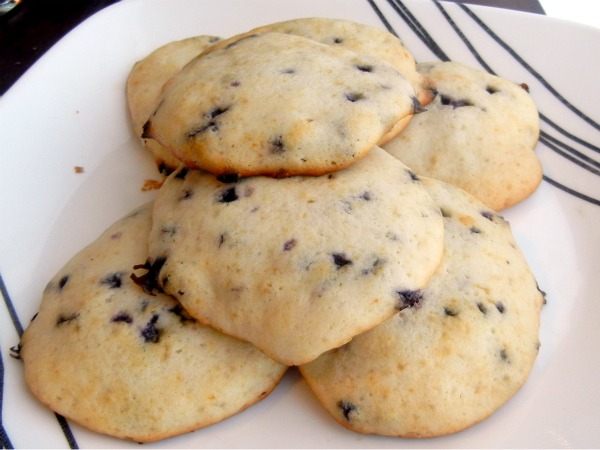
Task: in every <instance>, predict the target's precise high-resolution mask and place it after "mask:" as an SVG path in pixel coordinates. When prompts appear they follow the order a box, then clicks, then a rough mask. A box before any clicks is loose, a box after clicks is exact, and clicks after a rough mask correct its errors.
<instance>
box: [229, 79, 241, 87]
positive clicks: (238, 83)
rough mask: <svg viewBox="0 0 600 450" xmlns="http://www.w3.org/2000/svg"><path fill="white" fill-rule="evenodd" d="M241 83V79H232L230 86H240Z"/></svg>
mask: <svg viewBox="0 0 600 450" xmlns="http://www.w3.org/2000/svg"><path fill="white" fill-rule="evenodd" d="M240 84H241V83H240V82H239V81H237V80H236V81H232V82H231V83H229V86H231V87H238V86H239V85H240Z"/></svg>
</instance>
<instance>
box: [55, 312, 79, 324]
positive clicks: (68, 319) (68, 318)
mask: <svg viewBox="0 0 600 450" xmlns="http://www.w3.org/2000/svg"><path fill="white" fill-rule="evenodd" d="M78 317H79V313H73V314H71V315H69V316H64V315H62V314H61V315H60V316H58V319H56V326H57V327H59V326H61V325H62V324H65V323H69V322H72V321H74V320H76V319H77V318H78Z"/></svg>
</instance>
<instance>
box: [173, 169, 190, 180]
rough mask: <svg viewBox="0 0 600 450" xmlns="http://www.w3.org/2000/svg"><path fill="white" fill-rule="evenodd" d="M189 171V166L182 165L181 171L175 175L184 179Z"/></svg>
mask: <svg viewBox="0 0 600 450" xmlns="http://www.w3.org/2000/svg"><path fill="white" fill-rule="evenodd" d="M188 172H189V169H188V168H187V167H182V168H181V169H180V170H179V172H177V175H175V178H178V179H180V180H184V179H185V177H186V176H187V174H188Z"/></svg>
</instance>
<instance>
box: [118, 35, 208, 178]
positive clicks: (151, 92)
mask: <svg viewBox="0 0 600 450" xmlns="http://www.w3.org/2000/svg"><path fill="white" fill-rule="evenodd" d="M218 40H219V38H218V37H215V36H195V37H191V38H187V39H182V40H180V41H174V42H169V43H168V44H166V45H163V46H162V47H159V48H157V49H156V50H154V51H153V52H152V53H150V54H149V55H147V56H146V57H145V58H143V59H141V60H140V61H138V62H136V63H135V64H134V66H133V68H132V69H131V72H130V73H129V76H128V77H127V84H126V95H127V106H128V109H129V115H130V117H131V121H132V124H133V129H134V132H135V135H136V136H137V137H140V136H142V133H143V127H144V124H145V123H146V121H147V120H148V118H149V117H150V115H151V114H152V113H153V112H154V110H155V109H156V107H157V106H158V101H159V98H160V93H161V90H162V87H163V85H164V84H165V83H166V82H167V81H168V80H169V79H171V78H172V77H173V76H175V75H176V74H177V73H178V72H179V71H180V70H181V69H182V68H183V66H185V65H186V64H187V63H188V62H190V61H191V60H192V59H193V58H194V57H196V56H198V55H199V54H200V53H202V51H204V50H205V49H206V48H208V47H209V46H211V45H213V44H214V43H215V42H217V41H218ZM142 142H143V144H144V147H146V148H147V149H148V150H149V151H150V152H151V153H152V155H153V157H154V160H155V161H156V164H157V165H158V168H159V171H160V172H161V173H165V174H167V175H168V174H169V173H170V172H172V171H173V170H175V169H176V168H177V167H179V166H180V165H181V161H179V160H178V159H177V158H176V157H175V156H173V154H172V153H171V152H170V151H168V150H167V149H165V148H164V147H163V146H162V145H160V144H159V143H158V142H156V141H154V140H151V139H143V140H142Z"/></svg>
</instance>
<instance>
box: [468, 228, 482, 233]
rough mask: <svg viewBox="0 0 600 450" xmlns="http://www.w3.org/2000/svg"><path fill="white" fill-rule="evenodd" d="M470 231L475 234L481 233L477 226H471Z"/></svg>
mask: <svg viewBox="0 0 600 450" xmlns="http://www.w3.org/2000/svg"><path fill="white" fill-rule="evenodd" d="M469 231H470V232H471V233H473V234H480V233H481V230H480V229H479V228H477V227H471V228H469Z"/></svg>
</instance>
